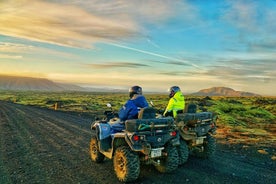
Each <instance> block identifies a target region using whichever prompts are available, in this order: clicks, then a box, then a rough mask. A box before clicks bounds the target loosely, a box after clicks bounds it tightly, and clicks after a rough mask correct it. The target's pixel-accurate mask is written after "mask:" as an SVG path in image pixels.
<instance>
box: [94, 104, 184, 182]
mask: <svg viewBox="0 0 276 184" xmlns="http://www.w3.org/2000/svg"><path fill="white" fill-rule="evenodd" d="M112 114H113V113H112V111H106V112H105V115H106V118H105V119H104V120H97V121H95V122H93V123H92V125H91V128H92V130H93V135H92V138H91V141H90V156H91V159H92V160H93V161H95V162H97V163H101V162H103V161H104V159H105V158H108V159H113V165H114V171H115V173H116V175H117V178H118V179H119V180H120V181H122V182H129V181H134V180H136V179H137V178H138V177H139V174H140V164H142V163H144V164H153V165H154V166H155V168H156V169H157V170H158V171H160V172H161V173H168V172H172V171H174V170H176V169H177V167H178V152H177V149H176V146H177V145H179V134H178V132H177V131H176V126H175V124H174V119H173V118H171V117H168V118H160V119H157V118H155V109H154V108H152V107H148V108H144V109H141V110H140V112H139V116H138V119H132V120H127V121H125V122H124V123H121V122H120V121H119V119H118V118H112ZM122 126H123V130H120V131H118V127H120V128H122Z"/></svg>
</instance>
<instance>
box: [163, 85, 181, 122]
mask: <svg viewBox="0 0 276 184" xmlns="http://www.w3.org/2000/svg"><path fill="white" fill-rule="evenodd" d="M169 91H170V95H169V97H170V100H169V103H168V105H167V107H166V110H165V112H164V113H163V116H173V117H174V118H175V117H176V116H177V114H178V113H183V111H184V108H185V98H184V95H183V94H182V92H181V90H180V88H179V87H178V86H172V87H171V88H170V89H169Z"/></svg>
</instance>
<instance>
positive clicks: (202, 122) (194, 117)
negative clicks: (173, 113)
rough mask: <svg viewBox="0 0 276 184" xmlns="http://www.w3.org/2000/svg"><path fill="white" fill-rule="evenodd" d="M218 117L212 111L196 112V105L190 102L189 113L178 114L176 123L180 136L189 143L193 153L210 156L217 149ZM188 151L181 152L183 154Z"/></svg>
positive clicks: (199, 155)
mask: <svg viewBox="0 0 276 184" xmlns="http://www.w3.org/2000/svg"><path fill="white" fill-rule="evenodd" d="M216 119H217V116H215V115H214V114H213V113H212V112H196V105H195V104H190V105H189V106H188V111H187V113H183V114H178V115H177V117H176V118H175V124H176V126H177V128H178V130H179V133H180V137H181V139H182V140H180V141H185V142H186V143H187V145H188V148H189V152H190V154H191V155H195V156H198V157H201V158H210V157H212V156H213V154H214V152H215V150H216V139H215V137H214V136H213V135H215V134H216ZM183 154H186V153H182V154H181V153H179V155H180V158H181V155H183Z"/></svg>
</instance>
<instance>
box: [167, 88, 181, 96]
mask: <svg viewBox="0 0 276 184" xmlns="http://www.w3.org/2000/svg"><path fill="white" fill-rule="evenodd" d="M177 91H180V88H179V87H178V86H172V87H170V89H169V92H170V94H169V97H170V98H171V97H173V96H174V94H175V93H176V92H177Z"/></svg>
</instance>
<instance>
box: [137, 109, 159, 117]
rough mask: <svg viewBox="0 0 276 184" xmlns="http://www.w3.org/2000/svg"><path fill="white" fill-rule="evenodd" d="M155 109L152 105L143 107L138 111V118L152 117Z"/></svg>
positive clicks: (154, 114)
mask: <svg viewBox="0 0 276 184" xmlns="http://www.w3.org/2000/svg"><path fill="white" fill-rule="evenodd" d="M155 117H156V110H155V109H154V108H153V107H145V108H142V109H141V110H140V111H139V114H138V119H154V118H155Z"/></svg>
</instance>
